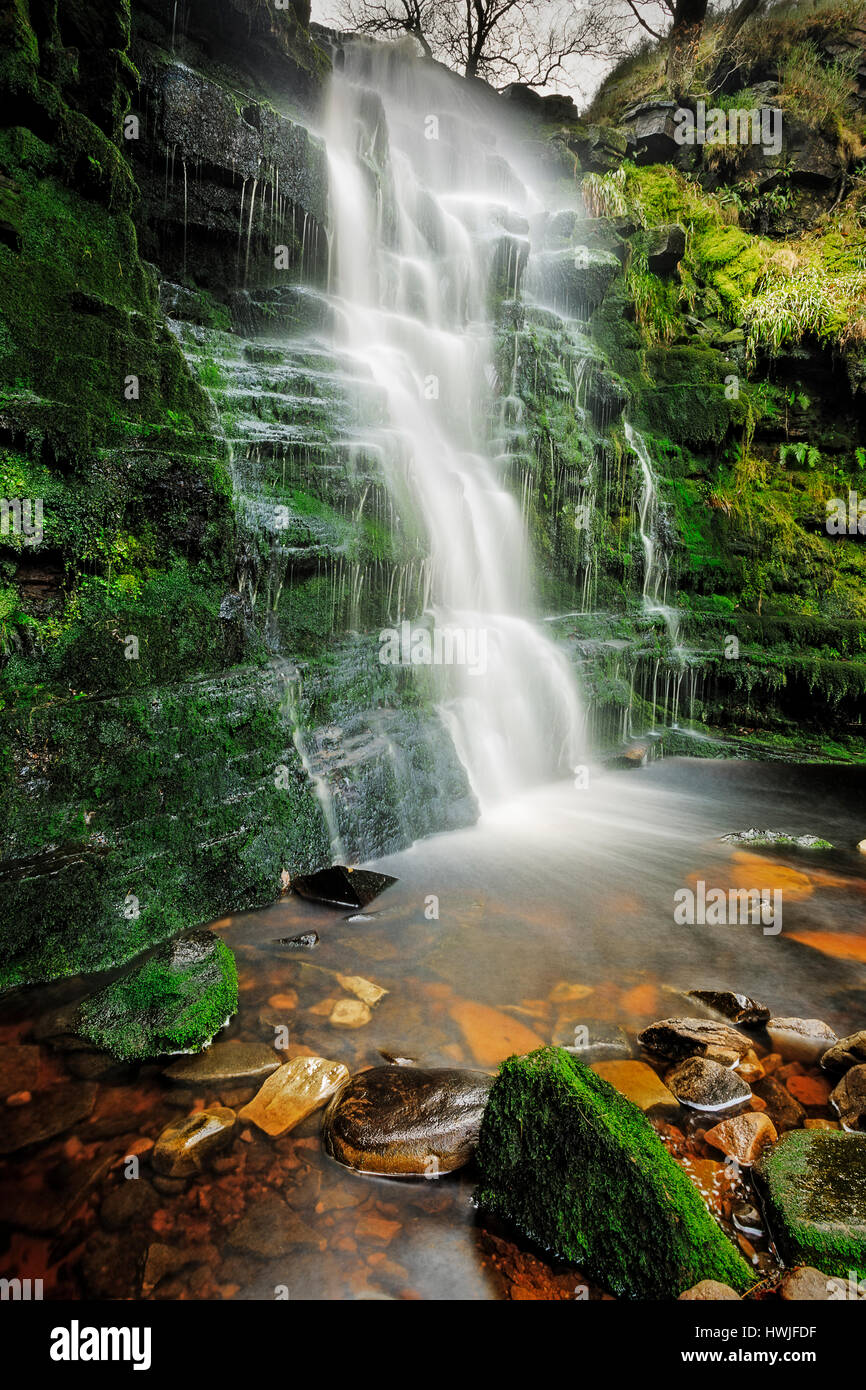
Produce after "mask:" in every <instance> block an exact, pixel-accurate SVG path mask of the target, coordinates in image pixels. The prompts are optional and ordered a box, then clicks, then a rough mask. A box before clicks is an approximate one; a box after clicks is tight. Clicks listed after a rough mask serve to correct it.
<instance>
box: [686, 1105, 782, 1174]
mask: <svg viewBox="0 0 866 1390" xmlns="http://www.w3.org/2000/svg"><path fill="white" fill-rule="evenodd" d="M778 1137H779V1136H778V1133H777V1132H776V1128H775V1125H774V1124H773V1122H772V1120H770V1119H768V1117H767V1116H766V1115H762V1114H760V1113H759V1112H756V1111H754V1110H750V1111H748V1112H747V1113H746V1114H743V1115H734V1116H733V1117H732V1118H731V1119H729V1120H722V1122H721V1124H718V1125H715V1126H714V1128H713V1129H708V1130H707V1132H706V1134H705V1135H704V1141H705V1143H707V1144H709V1145H710V1146H711V1147H712V1148H714V1149H720V1150H721V1151H722V1153H723V1154H727V1156H728V1158H734V1159H736V1161H737V1162H738V1163H740V1164H742V1166H743V1167H744V1168H751V1166H752V1164H753V1163H755V1162H757V1160H758V1158H760V1156H761V1153H762V1152H763V1150H764V1149H765V1148H766V1147H767V1145H768V1144H775V1142H776V1140H777V1139H778Z"/></svg>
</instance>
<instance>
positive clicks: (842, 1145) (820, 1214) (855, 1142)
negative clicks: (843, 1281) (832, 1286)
mask: <svg viewBox="0 0 866 1390" xmlns="http://www.w3.org/2000/svg"><path fill="white" fill-rule="evenodd" d="M755 1175H756V1177H757V1179H758V1182H759V1184H760V1188H761V1191H762V1194H763V1197H764V1204H765V1210H766V1213H767V1216H768V1219H769V1222H770V1227H771V1230H772V1232H773V1237H774V1239H775V1241H776V1243H777V1244H778V1246H779V1248H780V1250H781V1251H782V1253H783V1255H784V1257H785V1258H786V1259H787V1260H788V1262H789V1263H790V1264H804V1265H812V1266H814V1267H815V1268H816V1269H820V1270H823V1271H824V1273H825V1274H830V1275H837V1276H840V1277H842V1278H847V1277H848V1275H849V1273H850V1272H851V1271H854V1273H855V1274H856V1276H857V1278H858V1279H863V1278H866V1136H864V1135H859V1134H842V1133H832V1132H830V1133H828V1132H826V1131H815V1130H790V1131H789V1132H788V1133H787V1134H785V1135H783V1137H782V1138H781V1140H780V1141H779V1143H778V1144H774V1145H773V1147H772V1148H770V1149H767V1150H765V1152H764V1154H763V1155H762V1157H761V1161H760V1163H759V1164H758V1166H757V1168H756V1172H755Z"/></svg>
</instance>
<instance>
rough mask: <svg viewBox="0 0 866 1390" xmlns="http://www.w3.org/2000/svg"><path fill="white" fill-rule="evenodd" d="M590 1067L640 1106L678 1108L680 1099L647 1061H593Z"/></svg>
mask: <svg viewBox="0 0 866 1390" xmlns="http://www.w3.org/2000/svg"><path fill="white" fill-rule="evenodd" d="M592 1070H593V1071H594V1072H596V1073H597V1074H598V1075H599V1076H600V1077H602V1078H603V1079H604V1080H605V1081H608V1082H610V1084H611V1086H613V1087H615V1088H616V1090H617V1091H619V1092H620V1093H621V1094H622V1095H624V1096H626V1097H627V1098H628V1099H629V1100H630V1101H632V1102H633V1103H634V1104H635V1105H637V1106H638V1107H639V1109H641V1110H643V1111H644V1112H645V1113H646V1112H647V1111H649V1110H655V1109H656V1108H657V1107H662V1108H663V1109H665V1110H679V1108H680V1103H679V1101H678V1100H677V1098H676V1096H675V1095H674V1093H673V1091H671V1090H669V1089H668V1087H667V1086H666V1085H665V1083H664V1082H663V1081H662V1080H661V1078H660V1077H658V1076H656V1073H655V1072H654V1071H653V1069H652V1067H651V1066H649V1065H648V1064H647V1063H646V1062H631V1061H616V1062H593V1063H592Z"/></svg>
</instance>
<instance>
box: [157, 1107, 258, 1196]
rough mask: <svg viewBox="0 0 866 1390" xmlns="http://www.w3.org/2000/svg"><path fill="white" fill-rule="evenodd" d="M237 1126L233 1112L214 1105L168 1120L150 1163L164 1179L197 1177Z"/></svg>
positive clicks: (227, 1141)
mask: <svg viewBox="0 0 866 1390" xmlns="http://www.w3.org/2000/svg"><path fill="white" fill-rule="evenodd" d="M236 1124H237V1116H236V1115H235V1112H234V1111H233V1110H229V1109H227V1107H226V1106H224V1105H214V1106H212V1107H211V1108H210V1109H209V1110H197V1111H196V1112H195V1113H194V1114H192V1115H184V1116H183V1118H182V1119H179V1120H172V1122H171V1124H170V1125H167V1126H166V1128H165V1129H164V1130H163V1131H162V1134H161V1135H160V1136H159V1138H158V1139H157V1141H156V1144H155V1145H154V1149H153V1153H152V1155H151V1162H152V1164H153V1167H154V1169H155V1171H156V1172H157V1173H161V1174H162V1176H163V1177H167V1178H188V1177H190V1176H191V1175H192V1174H193V1173H200V1172H201V1171H202V1169H203V1168H204V1167H205V1166H206V1165H207V1162H208V1160H209V1159H210V1158H212V1157H213V1155H214V1154H216V1153H219V1152H220V1151H221V1150H222V1149H225V1148H226V1147H227V1146H228V1145H229V1144H230V1143H231V1141H232V1138H233V1137H234V1132H235V1126H236Z"/></svg>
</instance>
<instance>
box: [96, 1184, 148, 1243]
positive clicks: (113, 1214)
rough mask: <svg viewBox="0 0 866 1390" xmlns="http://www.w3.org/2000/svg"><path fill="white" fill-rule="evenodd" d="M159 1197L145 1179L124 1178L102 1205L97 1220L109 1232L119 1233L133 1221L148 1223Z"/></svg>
mask: <svg viewBox="0 0 866 1390" xmlns="http://www.w3.org/2000/svg"><path fill="white" fill-rule="evenodd" d="M158 1206H159V1197H158V1196H157V1195H156V1193H155V1192H154V1190H153V1187H152V1185H151V1184H150V1183H149V1182H148V1181H147V1179H146V1178H126V1179H125V1180H124V1181H123V1182H121V1184H120V1186H119V1187H116V1188H115V1189H114V1190H113V1191H112V1192H109V1194H108V1196H107V1197H106V1198H105V1200H104V1201H103V1203H102V1206H101V1207H100V1209H99V1219H100V1221H101V1222H102V1224H103V1226H105V1228H106V1229H107V1230H109V1231H120V1230H122V1229H123V1228H124V1227H125V1226H130V1225H132V1223H133V1222H134V1221H148V1222H149V1221H150V1219H151V1217H152V1216H153V1213H154V1212H155V1211H156V1210H157V1208H158Z"/></svg>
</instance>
